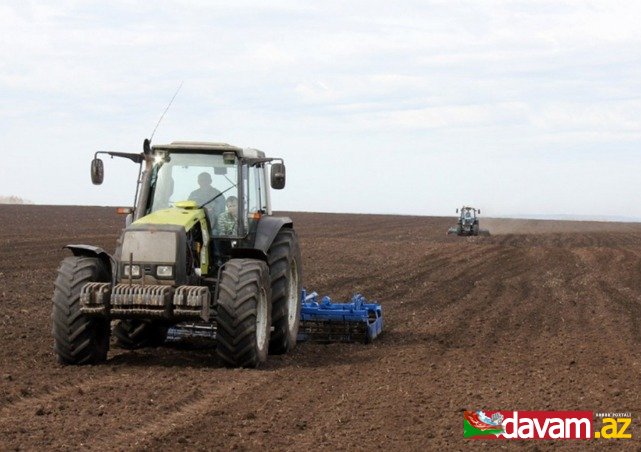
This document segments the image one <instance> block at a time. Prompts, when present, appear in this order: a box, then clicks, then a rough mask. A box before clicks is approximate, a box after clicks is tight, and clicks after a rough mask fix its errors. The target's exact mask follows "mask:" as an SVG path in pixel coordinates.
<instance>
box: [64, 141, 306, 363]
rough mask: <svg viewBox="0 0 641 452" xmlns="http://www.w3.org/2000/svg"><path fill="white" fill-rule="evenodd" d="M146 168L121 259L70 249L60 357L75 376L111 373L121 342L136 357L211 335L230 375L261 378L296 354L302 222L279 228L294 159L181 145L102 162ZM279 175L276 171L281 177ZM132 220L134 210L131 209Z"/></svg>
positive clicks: (97, 164)
mask: <svg viewBox="0 0 641 452" xmlns="http://www.w3.org/2000/svg"><path fill="white" fill-rule="evenodd" d="M98 154H107V155H109V156H111V157H112V158H113V157H124V158H127V159H130V160H132V161H133V162H134V163H137V164H139V165H140V169H139V177H138V184H137V187H136V196H135V203H134V206H135V207H133V208H129V209H124V210H125V213H128V216H127V222H126V223H127V226H126V227H125V229H123V231H122V233H121V235H120V238H119V240H118V245H117V248H116V250H115V252H114V254H113V255H110V254H108V253H107V252H105V251H104V250H103V249H101V248H98V247H95V246H90V245H67V246H66V248H68V249H69V250H70V251H71V253H72V254H73V256H70V257H67V258H65V259H64V260H63V261H62V263H61V265H60V268H59V269H58V276H57V279H56V281H55V289H54V294H53V314H52V320H53V337H54V351H55V353H56V355H57V358H58V361H59V362H60V363H63V364H90V363H99V362H102V361H105V360H106V358H107V352H108V350H109V345H110V336H111V335H112V334H113V336H114V337H115V342H116V344H117V345H119V346H121V347H124V348H128V349H135V348H140V347H149V346H158V345H160V344H162V343H163V342H164V341H165V339H166V337H167V333H168V330H169V329H170V328H176V327H180V325H191V327H192V328H199V329H210V330H212V331H214V334H215V337H216V353H217V355H218V356H219V358H220V359H221V360H222V362H224V363H225V364H226V365H227V366H230V367H257V366H259V365H260V364H261V363H262V362H264V361H265V360H266V359H267V355H268V353H271V354H283V353H287V352H289V351H291V350H292V349H293V348H294V347H295V346H296V337H297V333H298V327H299V322H300V320H299V319H300V309H301V303H300V294H301V289H302V265H301V264H302V263H301V253H300V248H299V244H298V238H297V236H296V232H295V231H294V228H293V223H292V220H291V219H290V218H287V217H276V216H272V211H271V202H270V193H269V187H267V182H266V181H267V180H269V181H270V185H271V187H272V188H274V189H282V188H284V186H285V165H284V162H283V160H282V159H279V158H269V157H265V154H264V153H263V152H262V151H259V150H256V149H248V148H239V147H235V146H230V145H228V144H223V143H202V142H173V143H171V144H168V145H154V146H151V143H150V142H149V140H145V142H144V145H143V152H142V153H139V154H135V153H123V152H97V153H96V155H95V156H94V159H93V161H92V163H91V178H92V182H93V183H94V184H101V183H102V181H103V177H104V165H103V162H102V160H100V159H99V158H98ZM270 169H271V171H269V170H270ZM121 210H123V209H121Z"/></svg>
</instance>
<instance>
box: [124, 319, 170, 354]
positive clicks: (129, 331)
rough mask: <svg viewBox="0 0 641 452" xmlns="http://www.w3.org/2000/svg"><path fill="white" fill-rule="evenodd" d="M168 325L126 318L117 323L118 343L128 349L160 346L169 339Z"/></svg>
mask: <svg viewBox="0 0 641 452" xmlns="http://www.w3.org/2000/svg"><path fill="white" fill-rule="evenodd" d="M167 330H168V328H167V326H166V325H163V324H161V323H158V322H152V321H150V320H137V319H124V320H121V321H120V322H118V323H117V324H116V326H115V327H114V330H113V335H114V336H115V337H116V345H118V346H119V347H121V348H124V349H127V350H135V349H137V348H143V347H159V346H161V345H162V344H163V343H164V342H165V339H167Z"/></svg>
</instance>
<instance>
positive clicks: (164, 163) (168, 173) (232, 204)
mask: <svg viewBox="0 0 641 452" xmlns="http://www.w3.org/2000/svg"><path fill="white" fill-rule="evenodd" d="M157 161H158V162H157V163H156V164H155V165H154V167H153V170H152V175H151V186H150V204H149V205H150V209H149V213H151V212H155V211H156V210H160V209H166V208H168V207H171V206H172V205H173V204H174V203H176V202H178V201H190V200H191V201H195V202H196V203H197V204H198V207H202V208H203V209H205V212H206V213H207V218H208V219H209V224H210V226H211V228H212V231H211V232H212V233H214V234H215V235H227V236H235V235H238V224H237V223H238V221H237V218H238V164H237V161H234V162H233V163H229V162H227V163H226V162H224V161H223V156H222V155H216V154H214V155H212V154H188V153H182V152H181V153H178V152H176V153H164V154H159V155H158V156H157Z"/></svg>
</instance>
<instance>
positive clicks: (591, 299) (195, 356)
mask: <svg viewBox="0 0 641 452" xmlns="http://www.w3.org/2000/svg"><path fill="white" fill-rule="evenodd" d="M288 215H290V216H291V217H292V218H293V219H294V222H295V226H296V229H297V231H298V233H299V236H300V240H301V247H302V253H303V261H304V262H303V263H304V280H305V286H306V287H308V288H309V289H313V290H315V291H317V292H319V293H320V294H321V295H323V294H329V295H331V296H332V298H333V299H335V300H341V299H348V298H351V295H352V293H354V292H362V293H363V294H365V295H366V296H367V297H368V298H369V299H373V300H378V301H379V302H380V303H381V304H382V305H383V309H384V317H385V322H386V323H385V332H384V333H383V335H382V336H381V337H380V338H379V339H377V340H376V341H375V342H374V343H373V344H371V345H362V344H329V345H314V344H300V345H299V346H298V347H297V348H296V350H295V351H294V352H293V353H291V354H289V355H286V356H274V357H270V359H269V361H268V362H267V364H266V365H265V366H264V367H262V368H261V369H258V370H233V369H227V368H225V367H223V366H222V364H221V363H220V362H219V361H218V360H217V358H216V357H215V353H214V352H213V350H211V349H207V348H202V347H185V346H182V347H177V346H165V347H160V348H156V349H142V350H137V351H126V350H121V349H117V348H115V347H112V349H111V351H110V352H109V359H108V361H107V363H106V364H103V365H99V366H79V367H73V366H62V365H59V364H57V363H56V361H55V359H54V356H53V352H52V338H51V333H50V330H51V320H50V313H51V295H52V292H53V281H54V278H55V275H56V269H57V266H58V264H59V262H60V260H61V259H62V258H63V257H64V256H65V255H66V254H67V253H68V252H67V251H65V250H63V249H62V247H63V246H64V245H65V244H69V243H88V244H94V245H98V246H102V247H104V248H105V249H106V250H108V251H110V252H111V251H112V250H113V248H114V246H115V242H116V238H117V236H118V234H119V231H120V229H121V227H122V225H123V222H124V221H123V218H122V217H117V216H116V215H115V213H114V211H113V209H111V208H100V207H59V206H0V338H1V340H2V347H0V450H12V449H27V450H34V449H38V450H51V449H56V450H58V449H67V450H78V449H89V450H123V449H125V450H129V449H149V450H160V449H162V450H175V449H178V450H183V449H189V450H227V449H241V450H243V449H249V450H257V449H275V450H309V449H326V450H336V449H343V450H354V449H372V448H374V449H378V448H381V449H386V450H460V449H467V448H470V447H479V446H484V447H490V446H492V447H506V446H508V447H510V448H519V449H526V450H532V449H550V448H553V447H555V448H556V447H558V446H561V447H562V448H564V449H574V450H584V449H586V448H588V447H589V448H593V449H602V448H604V447H607V448H610V449H613V450H621V449H637V448H638V447H639V442H638V437H639V435H641V430H640V429H639V428H638V423H639V419H640V418H639V416H641V400H640V399H639V398H640V396H641V350H640V349H641V225H640V224H615V223H584V222H580V223H579V222H553V221H525V220H485V221H482V224H481V227H483V228H488V229H490V231H491V232H492V233H493V234H492V236H491V237H476V238H459V237H446V236H445V231H446V230H447V228H448V227H449V226H451V225H452V224H453V221H454V219H453V218H434V217H402V216H377V215H343V214H314V213H289V214H288ZM466 409H468V410H469V409H472V410H476V409H488V410H492V409H504V410H589V411H594V412H601V411H610V412H612V411H616V412H631V413H632V416H633V422H632V427H631V429H630V433H632V434H633V439H632V440H610V441H597V440H592V441H556V442H550V441H511V442H506V441H496V442H491V441H481V442H471V441H470V440H465V439H464V438H463V410H466Z"/></svg>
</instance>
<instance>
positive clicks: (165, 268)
mask: <svg viewBox="0 0 641 452" xmlns="http://www.w3.org/2000/svg"><path fill="white" fill-rule="evenodd" d="M156 275H157V276H158V277H159V278H171V277H172V276H174V267H172V266H171V265H159V266H158V267H156Z"/></svg>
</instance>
